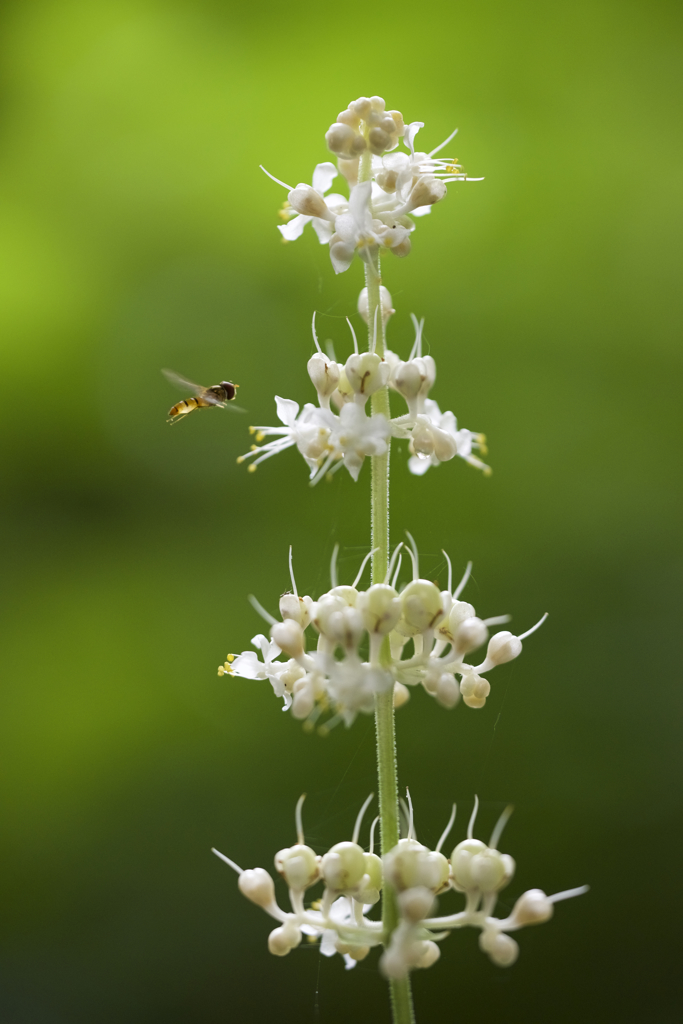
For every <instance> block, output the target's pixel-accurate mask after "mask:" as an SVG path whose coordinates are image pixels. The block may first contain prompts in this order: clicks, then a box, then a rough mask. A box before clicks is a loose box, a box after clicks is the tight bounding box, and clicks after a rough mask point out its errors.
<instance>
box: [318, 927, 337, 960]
mask: <svg viewBox="0 0 683 1024" xmlns="http://www.w3.org/2000/svg"><path fill="white" fill-rule="evenodd" d="M336 941H337V933H336V932H334V931H332V929H331V928H327V929H325V931H324V932H323V937H322V940H321V942H320V952H321V953H322V955H323V956H334V955H335V953H336V952H337V947H336V945H335V943H336Z"/></svg>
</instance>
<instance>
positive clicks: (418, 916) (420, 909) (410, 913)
mask: <svg viewBox="0 0 683 1024" xmlns="http://www.w3.org/2000/svg"><path fill="white" fill-rule="evenodd" d="M444 859H445V858H444ZM398 905H399V908H400V911H401V916H402V917H404V918H405V919H406V921H410V923H411V924H417V923H418V921H423V920H424V919H425V917H428V916H429V913H430V911H431V909H432V907H433V906H434V893H433V892H432V891H431V889H427V888H426V887H425V886H421V885H418V886H415V887H414V888H412V889H406V890H404V892H401V893H399V895H398Z"/></svg>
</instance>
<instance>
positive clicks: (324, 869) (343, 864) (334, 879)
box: [320, 842, 365, 892]
mask: <svg viewBox="0 0 683 1024" xmlns="http://www.w3.org/2000/svg"><path fill="white" fill-rule="evenodd" d="M320 872H321V874H322V876H323V879H324V881H325V885H326V886H327V888H328V889H333V890H334V891H335V892H348V891H349V890H351V889H355V888H356V887H357V886H358V883H359V882H360V881H361V880H362V878H363V876H364V875H365V853H364V851H363V849H362V847H360V846H359V845H358V843H349V842H344V843H335V845H334V846H333V847H332V848H331V849H330V850H328V851H327V853H326V854H325V855H324V857H323V859H322V862H321V866H320Z"/></svg>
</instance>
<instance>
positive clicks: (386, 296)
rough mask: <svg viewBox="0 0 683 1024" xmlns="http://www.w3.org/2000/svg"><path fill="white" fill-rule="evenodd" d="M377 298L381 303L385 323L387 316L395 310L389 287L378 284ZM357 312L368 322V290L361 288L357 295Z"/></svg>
mask: <svg viewBox="0 0 683 1024" xmlns="http://www.w3.org/2000/svg"><path fill="white" fill-rule="evenodd" d="M379 298H380V303H381V305H382V319H383V320H384V323H385V325H386V322H387V320H388V319H389V317H390V316H391V315H392V314H393V313H394V312H395V310H394V307H393V303H392V300H391V294H390V293H389V289H388V288H385V287H384V285H383V284H381V285H380V286H379ZM358 312H359V313H360V315H361V316H362V317H363V319H364V320H365V322H366V324H367V323H369V322H370V315H369V312H368V290H367V288H363V290H362V291H361V293H360V295H359V296H358Z"/></svg>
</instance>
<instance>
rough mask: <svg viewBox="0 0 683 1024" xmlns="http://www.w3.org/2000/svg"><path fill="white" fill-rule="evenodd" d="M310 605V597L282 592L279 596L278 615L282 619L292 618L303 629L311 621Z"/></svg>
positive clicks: (311, 603)
mask: <svg viewBox="0 0 683 1024" xmlns="http://www.w3.org/2000/svg"><path fill="white" fill-rule="evenodd" d="M312 605H313V601H312V600H311V598H310V597H297V596H296V594H283V595H282V597H281V598H280V615H281V616H282V619H283V621H286V620H287V619H292V620H293V621H294V622H298V623H299V625H300V626H301V628H302V629H305V628H306V626H307V625H308V623H309V622H310V621H311V607H312Z"/></svg>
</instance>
